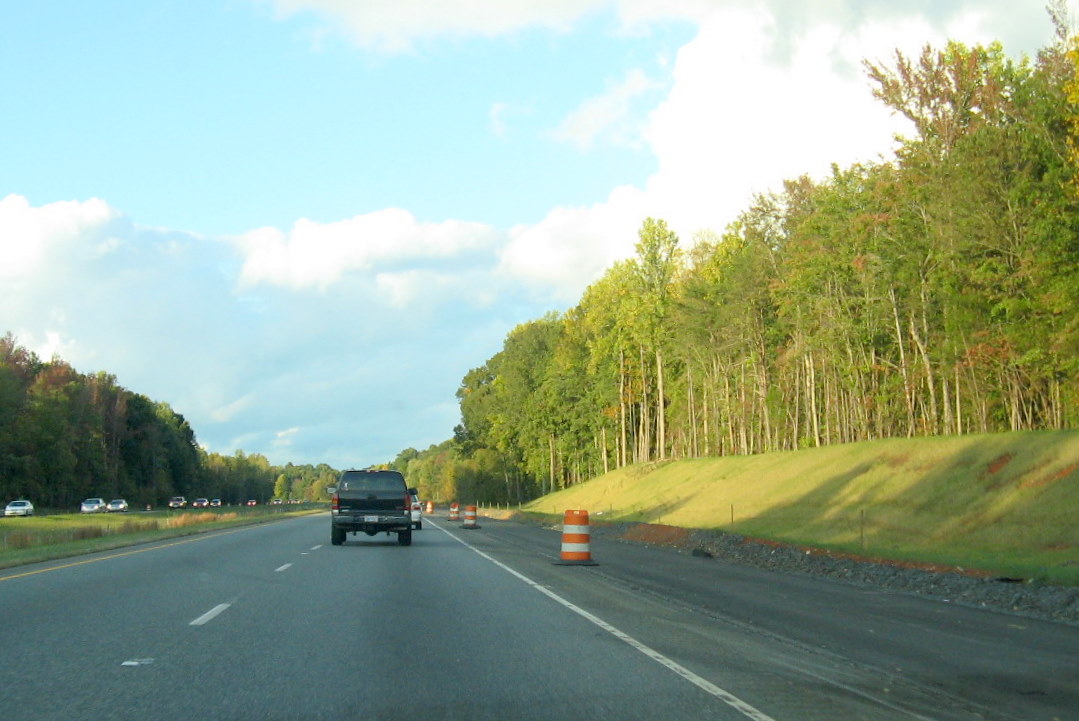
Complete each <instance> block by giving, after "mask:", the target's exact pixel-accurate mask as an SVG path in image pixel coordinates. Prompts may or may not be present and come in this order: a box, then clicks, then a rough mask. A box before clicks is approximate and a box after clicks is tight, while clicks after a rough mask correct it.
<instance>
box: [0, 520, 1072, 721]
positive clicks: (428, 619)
mask: <svg viewBox="0 0 1079 721" xmlns="http://www.w3.org/2000/svg"><path fill="white" fill-rule="evenodd" d="M329 535H330V533H329V518H328V516H326V515H319V516H311V517H304V518H299V519H293V520H288V521H282V522H277V523H272V524H267V525H261V526H254V527H247V528H242V529H237V530H231V531H225V532H218V533H210V534H203V535H200V536H194V537H189V538H186V539H181V540H174V541H168V542H163V543H158V544H151V545H143V546H136V547H132V548H129V549H124V550H119V551H113V552H109V553H102V554H95V555H89V556H84V557H80V558H75V559H67V560H65V561H58V562H53V563H48V564H38V565H34V566H25V567H22V568H16V569H8V570H5V571H0V619H2V621H0V624H2V637H0V638H2V640H0V717H2V718H3V719H5V720H6V721H22V720H24V719H25V720H27V721H47V720H51V719H63V720H64V721H71V720H72V719H95V720H105V719H138V720H139V721H153V720H155V719H177V720H179V719H183V720H185V721H186V720H189V719H210V720H217V719H228V720H230V721H231V720H234V719H235V720H241V719H251V720H255V719H258V720H260V721H263V720H268V719H282V720H284V719H290V720H306V719H327V720H335V721H336V720H337V719H462V720H465V719H467V720H468V721H477V720H483V719H498V720H499V721H509V720H513V719H544V720H547V719H551V720H557V721H584V720H585V719H587V720H588V721H595V720H597V719H611V720H619V721H622V720H632V719H673V720H678V721H683V720H691V719H720V720H731V721H745V720H746V719H750V720H752V721H768V720H769V719H773V720H774V721H817V720H821V721H824V720H827V721H840V720H844V719H851V720H862V719H866V720H876V719H882V720H892V719H897V720H898V719H905V720H910V719H935V720H936V721H961V720H962V721H967V720H970V721H973V720H975V719H989V720H1000V721H1009V720H1019V719H1022V720H1027V719H1045V720H1046V721H1051V720H1052V719H1059V720H1061V721H1064V720H1070V719H1079V627H1076V626H1071V625H1066V624H1054V623H1048V622H1042V621H1034V620H1030V619H1026V618H1020V617H1016V616H1012V615H1009V614H1003V613H998V612H991V611H985V610H979V609H971V608H965V607H959V606H955V605H953V604H948V603H943V602H940V601H934V600H927V599H921V598H916V597H913V596H907V595H903V594H894V593H883V592H878V591H873V590H869V589H862V588H857V587H852V586H849V585H845V584H841V583H837V582H834V581H830V580H826V579H815V578H809V577H801V576H790V575H783V574H778V573H771V572H767V571H761V570H758V569H747V568H740V567H736V566H731V565H728V564H725V563H722V562H719V561H715V560H711V559H701V558H695V557H692V556H689V555H685V554H679V553H674V552H671V551H667V550H662V549H653V548H646V547H640V546H634V545H629V544H623V543H618V542H615V541H602V540H600V539H593V540H592V546H591V551H592V556H593V558H594V559H595V560H596V561H597V562H598V563H599V565H597V566H590V567H581V566H559V565H555V564H554V563H553V561H555V560H557V558H558V555H559V545H560V540H561V539H560V536H559V534H558V533H557V531H551V530H547V529H542V528H537V527H533V526H528V525H523V524H515V523H510V522H499V521H492V520H489V519H483V518H481V519H480V528H479V529H476V530H466V529H461V528H460V526H459V524H458V523H457V522H453V523H451V522H449V521H447V520H444V517H440V516H435V517H434V518H433V519H432V518H425V520H424V530H422V531H419V532H414V533H413V543H412V545H411V546H409V547H403V546H398V545H397V542H396V537H395V536H387V535H385V534H383V535H378V536H374V537H367V536H363V535H361V536H354V535H350V536H349V537H348V542H347V543H346V544H345V545H343V546H332V545H330V543H329Z"/></svg>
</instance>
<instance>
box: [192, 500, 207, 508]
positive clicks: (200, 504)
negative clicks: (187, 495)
mask: <svg viewBox="0 0 1079 721" xmlns="http://www.w3.org/2000/svg"><path fill="white" fill-rule="evenodd" d="M191 507H192V508H209V507H210V499H208V498H196V499H195V500H193V501H191Z"/></svg>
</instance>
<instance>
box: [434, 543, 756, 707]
mask: <svg viewBox="0 0 1079 721" xmlns="http://www.w3.org/2000/svg"><path fill="white" fill-rule="evenodd" d="M431 525H432V526H434V527H435V528H437V529H438V530H440V531H442V532H443V533H445V534H446V535H447V536H449V537H450V538H452V539H453V540H455V541H457V542H458V543H460V544H461V545H463V546H464V547H465V548H467V549H469V550H470V551H472V552H474V553H476V554H478V555H479V556H481V557H483V558H486V559H487V560H488V561H490V562H491V563H493V564H495V565H496V566H498V567H499V568H501V569H502V570H503V571H506V572H507V573H509V574H511V575H513V576H516V577H517V578H519V579H520V580H521V581H524V582H525V583H526V584H528V585H529V586H531V587H532V588H534V589H536V590H537V591H539V592H540V593H542V594H543V595H545V596H547V597H549V598H551V599H552V600H554V601H556V602H558V603H560V604H561V605H563V606H565V607H566V608H568V609H569V610H571V611H573V612H574V613H576V614H577V615H579V616H581V617H582V618H585V619H587V620H588V621H591V622H592V623H593V624H595V625H596V626H599V627H600V628H602V629H603V630H604V631H606V632H607V633H609V634H611V635H612V636H614V637H615V638H617V639H618V640H620V641H623V642H625V643H627V644H629V645H630V646H632V647H633V648H635V649H637V650H638V651H640V652H641V653H643V654H644V655H645V656H648V658H650V659H652V660H653V661H655V662H657V663H659V664H661V665H662V666H665V667H666V668H668V669H669V670H671V671H673V672H675V673H676V674H678V675H679V676H681V677H682V678H684V679H685V680H687V681H689V682H690V683H692V684H693V685H695V686H697V687H698V688H700V689H702V690H703V691H705V692H707V693H709V694H711V695H712V696H714V697H716V698H718V699H719V700H720V701H722V702H723V703H725V704H727V705H728V706H730V707H731V708H733V709H734V710H736V711H738V712H739V713H741V714H743V715H744V716H746V717H747V718H750V719H753V721H775V719H773V718H772V717H771V716H769V715H768V714H766V713H764V712H763V711H760V710H759V709H757V708H755V707H753V706H751V705H749V704H748V703H746V702H745V701H743V700H742V699H740V698H738V697H737V696H735V695H734V694H732V693H731V692H729V691H725V690H724V689H722V688H720V687H719V686H716V685H715V684H714V683H712V682H711V681H709V680H708V679H706V678H702V677H701V676H698V675H697V674H695V673H693V672H692V671H690V670H689V669H688V668H686V667H685V666H683V665H681V664H679V663H678V662H676V661H672V660H671V659H669V658H667V657H666V656H664V655H663V654H662V653H660V652H659V651H656V650H655V649H654V648H651V647H650V646H647V645H645V644H643V643H641V642H640V641H638V640H637V639H635V638H633V637H632V636H630V635H629V634H627V633H624V632H623V631H620V630H619V629H617V628H615V627H614V626H612V625H611V624H609V623H607V622H606V621H604V620H603V619H602V618H600V617H599V616H596V615H595V614H593V613H590V612H588V611H586V610H584V609H583V608H581V607H579V606H576V605H574V604H573V603H572V602H571V601H568V600H566V599H564V598H562V597H561V596H559V595H558V594H557V593H555V592H554V591H552V590H551V589H549V588H546V587H545V586H542V585H540V584H539V583H536V582H535V581H533V580H532V579H531V578H529V577H528V576H525V575H524V574H522V573H520V572H518V571H515V570H514V569H512V568H510V567H509V566H507V565H506V564H504V563H502V562H501V561H499V560H498V559H495V558H492V557H491V556H489V555H487V554H486V553H484V552H483V551H481V550H479V549H478V548H476V547H474V546H471V545H469V544H468V542H466V541H464V540H462V539H461V538H458V537H457V536H455V535H454V534H453V533H450V532H449V531H447V530H446V529H445V528H442V527H441V526H439V525H438V524H435V523H432V524H431Z"/></svg>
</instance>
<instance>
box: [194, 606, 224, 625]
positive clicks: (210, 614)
mask: <svg viewBox="0 0 1079 721" xmlns="http://www.w3.org/2000/svg"><path fill="white" fill-rule="evenodd" d="M231 605H232V604H231V603H219V604H217V605H216V606H214V607H213V608H211V609H210V610H209V611H207V612H206V613H204V614H202V615H201V616H199V617H198V618H196V619H195V620H194V621H192V622H191V624H190V625H192V626H203V625H205V624H207V623H209V622H210V621H212V620H214V619H215V618H216V617H217V615H218V614H220V613H221V612H222V611H224V610H225V609H226V608H228V607H229V606H231Z"/></svg>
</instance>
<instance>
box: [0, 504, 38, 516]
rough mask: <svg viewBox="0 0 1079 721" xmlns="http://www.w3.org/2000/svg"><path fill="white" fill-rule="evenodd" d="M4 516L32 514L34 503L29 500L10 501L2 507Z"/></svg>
mask: <svg viewBox="0 0 1079 721" xmlns="http://www.w3.org/2000/svg"><path fill="white" fill-rule="evenodd" d="M4 515H5V516H32V515H34V504H33V503H31V502H30V501H12V502H11V503H9V504H7V506H5V507H4Z"/></svg>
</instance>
